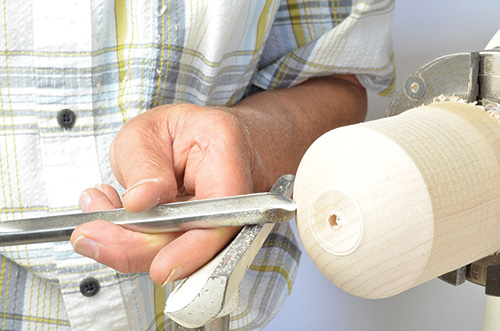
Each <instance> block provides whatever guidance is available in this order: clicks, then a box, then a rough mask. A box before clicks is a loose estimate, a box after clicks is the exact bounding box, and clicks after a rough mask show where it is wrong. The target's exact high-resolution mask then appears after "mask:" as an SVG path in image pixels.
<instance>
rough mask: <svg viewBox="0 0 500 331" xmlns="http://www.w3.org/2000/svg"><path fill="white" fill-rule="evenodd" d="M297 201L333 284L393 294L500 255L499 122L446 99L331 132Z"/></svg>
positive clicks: (369, 294)
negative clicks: (487, 257) (447, 101)
mask: <svg viewBox="0 0 500 331" xmlns="http://www.w3.org/2000/svg"><path fill="white" fill-rule="evenodd" d="M294 200H295V201H296V203H297V227H298V230H299V234H300V237H301V240H302V242H303V244H304V247H305V248H306V251H307V253H308V254H309V256H310V257H311V259H312V260H313V261H314V263H315V264H316V266H317V267H318V268H319V269H320V270H321V272H322V273H323V274H324V275H325V276H326V277H327V278H328V279H329V280H330V281H332V282H333V283H334V284H336V285H337V286H338V287H340V288H341V289H343V290H345V291H347V292H349V293H351V294H354V295H357V296H360V297H365V298H385V297H389V296H392V295H395V294H397V293H400V292H402V291H404V290H406V289H409V288H411V287H414V286H416V285H419V284H421V283H423V282H426V281H428V280H430V279H433V278H435V277H438V276H440V275H442V274H444V273H446V272H448V271H451V270H454V269H457V268H459V267H462V266H464V265H467V264H469V263H471V262H474V261H476V260H478V259H480V258H483V257H485V256H487V255H490V254H492V253H495V252H497V251H498V250H500V123H499V122H498V120H497V119H495V118H493V117H492V116H491V115H490V114H488V113H487V112H485V111H484V110H483V109H481V108H479V107H476V106H474V105H470V104H465V103H453V102H449V103H441V104H435V105H429V106H424V107H419V108H414V109H410V110H408V111H406V112H404V113H402V114H400V115H398V116H394V117H389V118H384V119H380V120H377V121H372V122H367V123H361V124H357V125H352V126H347V127H342V128H338V129H335V130H332V131H330V132H328V133H326V134H325V135H323V136H322V137H320V138H319V139H318V140H317V141H316V142H315V143H314V144H313V145H312V146H311V147H310V148H309V150H308V151H307V153H306V154H305V155H304V157H303V159H302V161H301V164H300V166H299V169H298V171H297V176H296V180H295V189H294Z"/></svg>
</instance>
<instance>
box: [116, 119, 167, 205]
mask: <svg viewBox="0 0 500 331" xmlns="http://www.w3.org/2000/svg"><path fill="white" fill-rule="evenodd" d="M155 118H156V112H154V111H149V112H147V113H145V114H143V115H141V116H138V117H136V118H134V119H133V120H131V121H129V122H128V123H127V124H126V125H125V126H123V128H122V129H121V130H120V132H119V133H118V134H117V135H116V137H115V139H114V140H113V143H112V144H111V148H110V153H109V155H110V163H111V168H112V170H113V173H114V175H115V177H116V179H117V180H118V182H119V183H120V184H121V185H122V186H123V187H125V188H126V189H127V190H126V191H125V193H124V194H123V196H122V199H123V206H124V208H125V209H127V210H128V211H131V212H138V211H142V210H146V209H149V208H151V207H153V206H156V205H158V204H162V203H167V202H171V201H173V200H174V198H175V196H176V195H177V184H176V178H175V174H174V169H173V163H172V147H171V142H170V135H169V133H168V127H165V126H162V125H161V124H160V123H159V122H161V121H156V120H155ZM163 129H164V130H166V132H163Z"/></svg>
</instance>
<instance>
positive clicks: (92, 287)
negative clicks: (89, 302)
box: [80, 277, 101, 297]
mask: <svg viewBox="0 0 500 331" xmlns="http://www.w3.org/2000/svg"><path fill="white" fill-rule="evenodd" d="M100 288H101V285H100V284H99V281H98V280H97V279H95V278H93V277H88V278H85V279H84V280H82V282H81V283H80V292H82V294H83V295H84V296H86V297H93V296H94V295H96V294H97V292H99V289H100Z"/></svg>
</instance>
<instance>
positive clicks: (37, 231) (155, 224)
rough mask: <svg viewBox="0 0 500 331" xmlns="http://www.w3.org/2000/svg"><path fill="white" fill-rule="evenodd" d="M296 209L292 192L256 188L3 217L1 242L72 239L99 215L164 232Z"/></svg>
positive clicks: (272, 219)
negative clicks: (133, 206) (140, 207)
mask: <svg viewBox="0 0 500 331" xmlns="http://www.w3.org/2000/svg"><path fill="white" fill-rule="evenodd" d="M295 210H296V205H295V203H294V202H293V200H291V199H290V198H287V197H284V196H282V195H277V194H273V193H256V194H248V195H240V196H234V197H228V198H216V199H207V200H197V201H188V202H177V203H170V204H165V205H160V206H156V207H154V208H152V209H149V210H146V211H143V212H139V213H131V212H127V211H126V210H124V209H114V210H106V211H99V212H90V213H76V214H68V215H57V216H47V217H40V218H30V219H22V220H14V221H5V222H1V223H0V246H10V245H19V244H32V243H42V242H53V241H65V240H69V238H70V236H71V233H72V232H73V230H74V229H75V228H76V227H77V226H79V225H81V224H83V223H86V222H89V221H93V220H105V221H110V222H113V223H115V224H118V225H120V226H122V227H124V228H126V229H129V230H133V231H138V232H144V233H162V232H176V231H186V230H191V229H206V228H216V227H227V226H245V225H250V224H264V223H280V222H286V221H289V220H291V219H292V218H293V216H294V215H295Z"/></svg>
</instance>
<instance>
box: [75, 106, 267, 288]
mask: <svg viewBox="0 0 500 331" xmlns="http://www.w3.org/2000/svg"><path fill="white" fill-rule="evenodd" d="M110 162H111V167H112V169H113V173H114V175H115V176H116V178H117V179H118V181H119V182H120V184H121V185H123V187H125V188H126V189H127V190H126V191H125V193H124V194H123V196H122V199H120V197H119V195H118V193H117V192H116V191H115V190H114V189H113V188H112V187H110V186H108V185H101V186H99V187H98V188H93V189H88V190H86V191H85V192H84V193H83V194H82V196H81V198H80V205H81V208H82V210H83V211H95V210H103V209H112V208H119V207H121V205H122V202H121V201H123V206H124V207H125V209H127V210H128V211H131V212H138V211H142V210H145V209H148V208H151V207H153V206H155V205H158V204H164V203H169V202H172V201H179V200H187V199H189V200H190V199H197V200H199V199H207V198H216V197H223V196H232V195H240V194H247V193H252V192H262V191H267V190H269V188H270V181H269V177H268V175H267V173H266V171H265V168H264V166H263V164H262V162H261V160H260V158H259V156H258V154H257V152H256V150H255V148H254V147H253V145H252V142H251V139H250V137H249V133H248V132H247V130H246V128H245V127H244V126H243V125H242V123H240V122H239V119H238V117H237V116H235V115H233V114H230V113H228V112H227V111H225V110H224V109H223V108H222V109H215V108H213V109H207V108H203V107H199V106H195V105H170V106H161V107H158V108H156V109H152V110H150V111H148V112H146V113H144V114H142V115H140V116H138V117H136V118H135V119H133V120H131V121H130V122H128V123H127V124H126V125H125V126H124V127H123V128H122V129H121V130H120V132H119V133H118V135H117V136H116V137H115V140H114V141H113V143H112V146H111V149H110ZM237 231H238V229H235V228H220V229H210V230H192V231H187V232H184V233H166V234H143V233H139V232H133V231H129V230H125V229H123V228H121V227H119V226H117V225H114V224H112V223H109V222H104V221H95V222H90V223H87V224H84V225H82V226H80V227H78V228H77V229H76V230H75V231H74V232H73V235H72V237H71V242H72V243H73V246H74V249H75V251H76V252H77V253H80V254H82V255H85V256H88V257H90V258H93V259H95V260H96V261H98V262H101V263H103V264H105V265H108V266H110V267H112V268H114V269H116V270H118V271H121V272H150V274H151V277H152V279H153V280H154V281H155V282H156V283H158V284H164V283H166V282H169V281H173V280H176V279H179V278H183V277H186V276H189V275H190V274H191V273H193V272H194V271H196V270H197V269H199V268H200V267H202V266H203V265H204V264H205V263H206V262H208V261H209V260H210V259H211V258H212V257H214V256H215V255H216V254H217V253H218V252H219V251H220V250H221V249H222V248H223V247H224V246H225V245H226V244H227V243H228V242H229V241H230V240H231V239H232V238H233V237H234V236H235V234H236V233H237Z"/></svg>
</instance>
